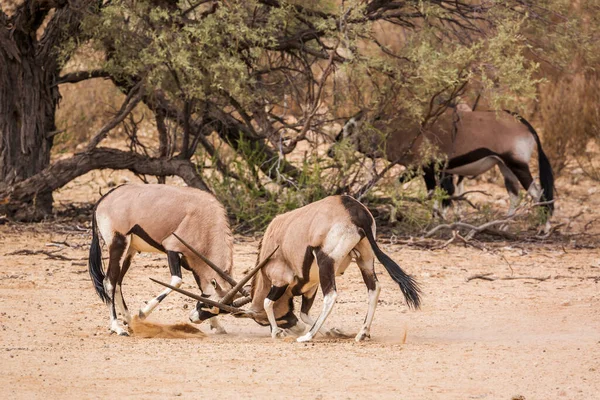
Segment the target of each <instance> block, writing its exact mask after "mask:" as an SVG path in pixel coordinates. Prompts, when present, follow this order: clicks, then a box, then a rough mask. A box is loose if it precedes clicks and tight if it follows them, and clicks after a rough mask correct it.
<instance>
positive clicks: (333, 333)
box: [300, 285, 348, 337]
mask: <svg viewBox="0 0 600 400" xmlns="http://www.w3.org/2000/svg"><path fill="white" fill-rule="evenodd" d="M318 289H319V286H318V285H315V286H314V288H311V289H310V290H309V291H308V292H306V293H304V294H303V295H302V306H301V307H300V319H301V320H302V322H304V323H305V324H306V325H308V326H311V327H312V326H313V325H314V324H315V321H314V320H313V319H312V318H311V317H310V315H309V314H308V313H309V312H310V309H311V308H312V305H313V303H314V301H315V297H316V295H317V290H318ZM319 333H320V334H322V335H324V336H329V337H348V335H347V334H345V333H344V332H342V331H341V330H339V329H337V328H331V329H326V328H324V327H323V326H321V328H320V329H319Z"/></svg>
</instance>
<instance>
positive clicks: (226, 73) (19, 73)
mask: <svg viewBox="0 0 600 400" xmlns="http://www.w3.org/2000/svg"><path fill="white" fill-rule="evenodd" d="M550 3H552V4H549V5H548V7H550V8H552V7H554V8H555V9H558V8H557V7H558V6H557V5H555V4H554V2H550ZM556 3H557V4H559V3H560V2H558V1H557V2H556ZM51 10H54V11H52V12H51ZM543 10H545V9H544V8H540V7H539V6H537V5H534V4H533V3H529V2H523V1H511V2H499V1H498V2H495V1H492V2H489V1H486V2H482V3H477V2H461V1H439V0H431V1H386V0H373V1H367V2H365V1H341V2H340V1H330V2H321V1H308V2H306V1H304V2H295V1H278V0H253V1H241V0H228V1H210V0H199V1H196V2H187V1H173V0H137V1H132V0H121V1H103V2H89V1H87V0H78V1H71V2H70V3H68V2H61V1H58V2H51V1H41V0H25V1H24V2H23V3H21V4H20V5H18V6H16V8H15V11H13V12H12V13H5V12H0V21H1V22H2V25H1V29H2V31H1V33H0V44H1V45H2V46H1V47H2V49H0V57H1V58H2V61H3V64H2V65H0V79H2V81H1V83H2V91H1V92H0V116H1V117H2V118H0V120H2V119H4V120H5V121H7V122H5V123H4V125H0V128H1V129H0V135H2V138H3V143H6V145H2V146H4V147H0V149H2V157H3V158H2V159H1V160H0V161H1V164H2V175H1V178H2V182H3V183H4V185H5V186H4V187H0V196H1V197H2V198H4V199H5V201H4V202H5V203H7V204H6V206H7V212H8V213H9V214H11V215H17V214H16V211H15V210H23V209H24V208H23V207H22V205H23V204H33V205H35V207H34V209H35V211H36V212H34V213H31V212H28V213H27V216H28V217H34V218H35V217H39V216H40V215H41V213H44V212H48V211H49V209H50V205H51V197H50V196H51V192H52V191H53V190H55V189H57V188H59V187H61V186H62V185H64V184H65V183H67V182H68V181H69V180H71V179H73V178H75V177H76V176H78V175H80V174H82V173H85V172H87V171H89V170H90V169H93V168H113V169H123V168H124V169H130V170H132V171H134V172H136V173H138V174H149V175H156V176H160V177H164V176H168V175H179V176H181V177H183V178H184V180H185V181H186V182H187V183H188V184H190V185H194V186H197V187H200V188H203V189H206V190H211V189H212V190H219V187H221V185H223V184H224V183H225V182H226V183H227V187H228V190H233V188H235V187H239V188H240V190H243V191H246V192H248V193H252V195H253V196H258V197H263V198H273V197H280V196H281V195H289V194H290V193H300V194H301V195H302V196H301V197H302V200H298V201H300V202H306V201H310V200H314V198H315V197H319V196H322V195H324V194H326V193H328V192H330V191H331V190H332V189H333V188H332V187H325V186H324V185H325V184H324V183H323V181H322V180H320V179H318V178H320V177H321V175H320V174H321V173H322V172H323V170H324V168H335V165H336V164H335V163H334V164H333V165H332V164H331V162H328V161H324V160H323V159H322V158H321V157H320V156H319V154H318V152H311V154H310V155H308V156H305V157H304V158H303V161H302V162H300V163H299V162H298V161H290V159H289V157H288V156H289V155H290V154H291V153H292V152H293V151H294V150H295V149H296V147H297V145H298V143H300V142H303V141H311V142H314V141H318V140H321V141H323V140H327V138H329V137H330V135H331V133H330V130H331V126H332V125H333V124H334V123H336V122H338V121H341V120H343V119H344V118H347V117H348V116H349V115H352V114H353V113H355V112H356V111H357V110H358V109H362V108H369V109H375V110H379V114H380V115H383V116H385V115H391V114H393V113H397V112H403V113H406V114H407V115H409V116H410V117H411V118H413V119H415V120H418V121H421V122H423V123H426V122H427V121H428V120H429V119H430V118H432V117H434V116H435V115H436V114H437V113H439V112H440V110H442V109H443V108H444V107H447V106H449V105H450V104H452V102H453V100H454V98H455V97H456V96H459V95H461V94H463V92H464V90H465V88H467V87H473V88H477V90H479V91H485V92H486V93H487V96H488V98H489V99H491V100H490V101H492V102H495V103H498V104H504V103H506V102H507V101H510V100H513V101H514V100H515V99H516V98H517V97H519V98H523V97H528V98H531V97H534V96H535V93H536V83H537V80H536V78H535V77H534V73H535V72H536V70H537V67H538V64H537V63H536V62H535V61H532V60H533V59H534V57H531V55H530V54H529V55H528V51H530V50H531V49H532V48H533V47H532V46H531V45H530V44H531V41H530V40H529V38H528V37H527V35H524V33H527V31H528V30H531V29H532V26H535V27H537V28H539V27H544V26H548V24H550V23H552V24H555V25H556V24H560V23H562V22H561V21H559V22H557V23H555V22H553V21H550V22H549V21H548V20H547V19H548V18H547V13H546V12H543ZM567 20H568V19H567ZM568 21H569V23H570V20H568ZM44 24H46V25H44ZM59 27H66V28H64V29H60V28H59ZM83 44H85V45H91V46H93V47H94V48H95V49H96V51H97V52H99V53H100V54H102V55H103V57H104V63H103V65H102V66H101V67H100V68H99V69H95V70H90V71H77V72H73V73H67V74H64V75H62V76H60V72H61V69H62V68H63V67H64V65H65V61H67V60H69V58H70V57H71V56H72V55H73V53H74V51H75V50H76V49H77V48H79V47H80V46H82V45H83ZM548 47H549V46H546V47H543V46H542V48H540V47H539V46H537V47H535V49H536V54H537V55H541V56H546V53H544V51H546V49H547V48H548ZM42 50H43V51H42ZM549 50H551V49H549ZM31 57H33V58H31ZM34 70H35V71H36V72H35V74H36V75H35V76H36V77H37V78H36V79H34V82H33V83H28V82H29V80H25V79H24V78H23V77H25V76H27V74H28V73H31V72H30V71H34ZM98 77H108V78H110V80H111V81H112V82H113V83H114V85H115V86H117V87H118V88H119V89H120V90H121V91H122V92H123V93H124V94H125V100H124V102H123V104H122V106H121V107H120V110H119V111H118V112H117V113H116V115H114V117H113V118H112V119H111V120H110V121H107V123H106V124H105V125H104V127H103V128H102V129H100V130H99V131H98V132H96V133H95V134H94V135H93V137H92V138H91V140H90V142H89V143H88V144H87V145H86V146H85V150H84V151H83V152H82V153H79V154H75V155H74V156H73V158H72V159H70V160H62V161H58V162H57V163H55V164H53V165H49V154H50V149H51V146H52V138H53V135H54V134H55V133H56V132H57V128H56V126H55V121H54V115H55V110H56V106H57V104H58V99H59V92H58V87H60V85H64V84H69V83H74V82H81V81H83V80H87V79H93V78H98ZM19 79H20V80H19ZM10 82H21V84H20V85H21V86H20V87H19V88H17V89H16V90H9V89H7V88H8V87H9V83H10ZM467 83H468V85H470V86H467ZM23 99H29V100H27V101H29V103H27V101H23ZM34 101H36V102H37V103H36V104H37V105H36V104H33V103H32V102H34ZM140 103H143V104H144V105H145V106H146V107H147V108H148V109H149V110H150V112H151V113H152V114H153V116H154V126H155V129H156V131H157V132H158V135H157V136H158V139H159V140H158V142H159V143H158V146H157V147H158V148H154V149H151V150H148V149H147V146H145V145H142V146H140V145H141V143H140V141H139V138H137V137H136V135H135V134H133V135H130V136H129V140H130V149H131V151H129V152H126V151H120V150H116V149H107V148H104V147H99V145H101V144H102V141H103V140H104V139H105V138H106V137H107V135H108V134H109V133H110V132H111V130H112V129H113V128H115V127H116V126H118V125H119V124H129V126H130V127H134V125H135V121H132V120H131V118H130V117H129V115H130V114H131V112H132V110H134V109H135V108H136V107H138V105H139V104H140ZM29 104H33V105H34V106H33V107H32V106H30V105H29ZM24 107H26V108H24ZM29 109H33V110H36V112H34V113H33V114H34V115H28V118H27V119H23V117H22V116H23V115H25V114H26V112H25V111H26V110H27V111H28V112H29ZM29 113H30V112H29ZM30 114H31V113H30ZM29 117H31V118H29ZM22 121H27V122H26V123H24V122H22ZM0 124H2V122H0ZM169 128H171V129H169ZM212 134H216V135H217V136H218V138H219V139H218V140H217V141H215V140H214V139H209V136H210V135H212ZM23 138H25V139H23ZM319 138H320V139H319ZM216 142H218V143H219V144H218V145H215V143H216ZM219 146H220V147H219ZM223 146H225V147H228V148H230V149H231V150H232V151H233V153H234V156H233V158H232V159H231V158H230V159H229V161H227V160H226V159H225V158H224V156H223V152H222V151H221V149H222V148H223ZM155 147H156V146H155ZM199 148H200V149H201V150H199ZM17 149H18V150H17ZM34 150H37V153H35V151H34ZM199 153H202V154H204V155H205V159H203V160H201V159H198V158H197V157H196V155H197V154H199ZM4 154H7V156H4ZM32 158H35V162H34V161H32ZM26 159H27V161H26ZM240 165H241V166H242V167H239V166H240ZM207 166H210V167H211V168H213V169H214V170H216V171H218V176H220V177H221V178H217V179H216V180H215V174H214V173H210V174H206V173H205V172H204V171H205V167H207ZM236 166H237V167H236ZM338 168H339V169H338V174H337V175H339V176H340V177H342V178H344V177H346V176H347V174H348V171H347V170H346V169H345V168H342V167H339V166H338ZM14 171H16V173H15V172H14ZM315 176H316V177H317V179H313V180H310V179H312V178H311V177H315ZM357 176H358V175H355V176H354V178H352V179H345V178H344V179H345V180H344V179H342V180H338V181H336V183H335V184H336V185H339V186H344V187H350V188H351V187H352V184H353V182H354V183H357V182H356V181H357V179H356V177H357ZM206 179H211V184H208V183H207V182H206ZM342 181H343V182H342ZM266 183H273V184H274V187H276V189H273V185H270V186H269V188H267V186H266ZM358 184H359V186H362V184H360V182H358ZM211 186H212V187H211ZM299 189H300V190H299ZM350 190H351V189H350ZM291 197H294V196H288V198H291ZM296 197H298V196H296ZM295 201H296V200H295ZM296 202H297V201H296ZM296 205H300V204H293V206H296ZM28 210H30V209H28Z"/></svg>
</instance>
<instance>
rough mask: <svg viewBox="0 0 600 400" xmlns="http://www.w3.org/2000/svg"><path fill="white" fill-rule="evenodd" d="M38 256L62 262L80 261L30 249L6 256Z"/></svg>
mask: <svg viewBox="0 0 600 400" xmlns="http://www.w3.org/2000/svg"><path fill="white" fill-rule="evenodd" d="M37 254H43V255H45V256H46V257H47V258H48V259H50V260H61V261H76V260H80V259H79V258H71V257H66V256H63V255H61V254H56V252H55V251H54V252H51V251H48V250H28V249H23V250H16V251H13V252H10V253H6V254H5V256H32V255H37Z"/></svg>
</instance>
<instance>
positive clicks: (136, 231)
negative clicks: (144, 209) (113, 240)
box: [127, 224, 166, 253]
mask: <svg viewBox="0 0 600 400" xmlns="http://www.w3.org/2000/svg"><path fill="white" fill-rule="evenodd" d="M127 234H128V235H130V234H131V235H135V236H139V237H140V238H141V239H142V240H143V241H144V242H146V243H148V244H149V245H150V246H152V247H154V248H155V249H157V250H160V251H162V252H163V253H164V252H166V250H165V248H164V247H163V245H162V244H160V243H158V242H157V241H156V240H154V239H152V238H151V237H150V235H148V233H147V232H146V231H145V230H143V229H142V227H141V226H139V225H137V224H136V225H134V226H133V228H131V229H130V230H129V232H127Z"/></svg>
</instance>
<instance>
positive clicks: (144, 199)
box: [89, 184, 233, 335]
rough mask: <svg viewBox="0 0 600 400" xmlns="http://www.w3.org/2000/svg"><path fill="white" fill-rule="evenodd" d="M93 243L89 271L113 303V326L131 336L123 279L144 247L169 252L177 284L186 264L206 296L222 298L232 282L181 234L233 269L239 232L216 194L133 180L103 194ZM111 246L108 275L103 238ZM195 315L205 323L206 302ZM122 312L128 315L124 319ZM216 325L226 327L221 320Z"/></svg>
mask: <svg viewBox="0 0 600 400" xmlns="http://www.w3.org/2000/svg"><path fill="white" fill-rule="evenodd" d="M92 234H93V236H92V243H91V246H90V255H89V272H90V276H91V277H92V281H93V283H94V287H95V289H96V292H97V293H98V295H99V296H100V298H101V299H102V300H103V301H104V302H105V303H106V304H107V305H108V308H109V313H110V330H111V331H112V332H115V333H117V334H119V335H128V329H127V327H126V326H124V323H123V322H125V323H127V324H128V323H129V322H130V319H131V317H130V314H129V311H128V309H127V306H126V304H125V301H124V299H123V295H122V292H121V283H122V281H123V277H124V276H125V274H126V273H127V270H128V269H129V266H130V264H131V260H132V258H133V256H134V255H135V254H136V253H139V252H161V253H166V254H167V260H168V263H169V270H170V272H171V284H172V285H173V286H176V287H178V286H179V285H181V281H182V280H181V267H184V268H185V269H188V270H191V271H192V274H193V276H194V279H195V280H196V282H197V284H198V287H199V288H200V290H201V292H202V295H203V296H206V297H209V298H211V297H215V296H217V298H220V296H222V295H223V293H225V292H226V291H227V290H229V289H230V287H231V284H230V283H229V282H228V281H227V280H226V279H225V278H223V276H221V275H220V274H219V273H217V272H215V271H214V270H213V269H212V268H208V267H207V265H206V263H205V262H204V261H203V260H202V259H200V258H199V257H197V256H196V255H195V254H193V253H192V252H191V251H190V250H189V249H188V248H187V247H186V246H184V245H183V244H182V243H181V242H180V241H179V240H178V239H177V238H176V237H175V235H179V236H180V237H182V238H185V240H186V241H188V242H189V243H191V244H193V246H194V248H196V249H198V250H199V251H201V252H202V253H203V254H204V255H206V256H207V257H209V258H210V259H211V260H214V261H215V262H217V263H218V264H219V265H220V267H221V268H222V269H223V270H224V271H225V272H226V273H230V271H231V268H232V263H233V237H232V235H231V229H230V227H229V221H228V218H227V215H226V212H225V209H224V208H223V206H222V205H221V203H219V201H217V199H216V198H215V197H214V196H213V195H211V194H210V193H207V192H204V191H202V190H199V189H195V188H191V187H176V186H168V185H158V184H152V185H144V184H130V185H123V186H119V187H117V188H115V189H113V190H111V191H110V192H108V193H107V194H105V195H104V196H102V198H100V200H99V201H98V203H97V204H96V207H95V209H94V214H93V217H92ZM100 237H101V238H102V239H103V240H104V242H105V244H106V246H107V247H108V256H109V261H108V267H107V269H106V274H105V273H104V271H103V267H102V250H101V246H100V240H99V238H100ZM170 292H171V289H166V290H164V291H163V292H162V293H160V294H159V295H158V296H157V297H156V298H154V299H152V300H150V301H149V302H148V303H147V305H145V306H144V307H143V308H142V309H141V310H140V311H139V316H140V318H142V319H143V318H145V317H146V316H147V315H148V314H150V313H151V312H152V310H153V309H154V308H155V307H156V306H157V305H158V304H159V303H160V302H161V301H162V300H163V299H164V298H165V297H166V296H167V295H168V294H169V293H170ZM202 305H203V304H202V303H198V305H197V306H196V309H195V310H193V311H192V314H191V315H190V320H191V321H192V322H199V321H200V318H199V314H200V313H201V309H200V307H201V306H202ZM119 317H122V319H123V320H124V321H122V320H121V319H120V318H119ZM211 326H212V327H213V328H215V329H217V330H218V331H219V332H224V330H223V328H221V327H220V326H219V325H218V322H216V320H215V319H212V320H211Z"/></svg>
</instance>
